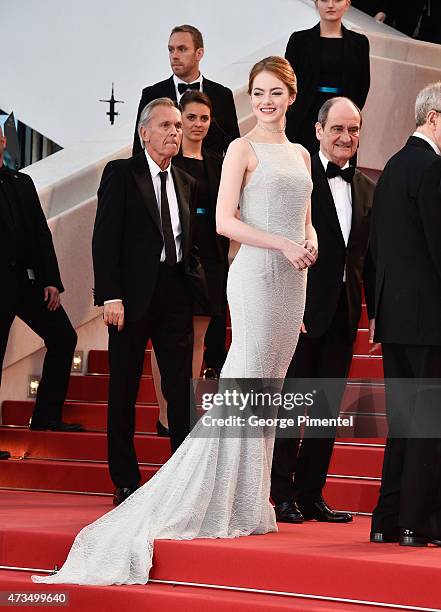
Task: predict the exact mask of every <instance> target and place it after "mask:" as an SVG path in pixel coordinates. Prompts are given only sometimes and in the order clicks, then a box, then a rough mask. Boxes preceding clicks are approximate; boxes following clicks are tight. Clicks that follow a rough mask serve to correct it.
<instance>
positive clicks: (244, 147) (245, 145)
mask: <svg viewBox="0 0 441 612" xmlns="http://www.w3.org/2000/svg"><path fill="white" fill-rule="evenodd" d="M251 150H252V147H251V145H250V142H249V140H248V139H247V138H243V137H242V138H236V139H235V140H232V141H231V142H230V144H229V146H228V151H227V152H228V153H232V154H233V155H243V154H244V153H247V152H250V151H251Z"/></svg>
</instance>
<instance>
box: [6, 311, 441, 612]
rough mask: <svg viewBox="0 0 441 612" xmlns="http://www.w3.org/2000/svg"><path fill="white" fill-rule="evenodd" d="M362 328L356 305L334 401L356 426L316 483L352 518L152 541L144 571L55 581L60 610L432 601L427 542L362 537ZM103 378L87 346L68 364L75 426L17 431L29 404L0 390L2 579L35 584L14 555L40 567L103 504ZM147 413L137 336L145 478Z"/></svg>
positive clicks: (367, 358)
mask: <svg viewBox="0 0 441 612" xmlns="http://www.w3.org/2000/svg"><path fill="white" fill-rule="evenodd" d="M367 327H368V325H367V317H366V312H365V309H363V315H362V319H361V321H360V330H359V332H358V336H357V341H356V344H355V351H354V352H355V355H354V359H353V363H352V367H351V371H350V378H349V382H348V385H347V389H346V392H345V396H344V399H343V404H342V411H343V412H344V413H345V415H350V414H357V415H358V417H357V421H356V423H357V425H356V429H357V431H355V432H353V434H352V436H351V437H345V438H339V439H338V440H337V442H336V445H335V449H334V453H333V457H332V462H331V466H330V470H329V475H328V479H327V484H326V490H325V498H326V500H327V501H328V502H329V504H330V505H331V506H332V507H333V508H336V509H340V510H347V511H350V512H353V513H355V514H359V515H361V516H357V517H356V518H355V520H354V523H352V524H349V525H338V526H336V525H328V524H318V523H315V522H309V523H305V524H303V525H300V526H298V525H280V532H279V533H278V534H268V535H266V536H252V537H249V538H238V539H236V540H194V541H191V542H173V541H165V540H163V541H158V542H157V545H156V547H155V563H154V568H153V571H152V574H151V578H152V582H149V584H148V585H146V586H134V587H133V586H132V587H129V586H126V587H100V588H98V587H79V586H72V585H69V588H68V589H61V590H64V591H66V590H67V591H69V594H70V604H69V605H70V606H71V609H73V610H82V611H83V610H121V609H122V607H123V606H124V605H131V606H132V607H134V609H138V608H139V609H141V607H142V606H155V607H156V606H158V607H159V606H161V608H162V612H165V611H168V610H188V611H191V612H193V611H199V610H200V611H201V612H202V611H203V612H206V611H211V610H213V611H216V612H219V611H223V610H225V611H226V610H232V609H234V610H236V609H237V610H238V611H240V610H244V611H245V610H247V611H248V610H249V611H251V610H262V611H263V610H265V611H266V610H279V609H280V610H299V611H300V610H304V611H305V612H306V611H317V612H318V611H319V610H323V611H324V612H337V611H341V610H345V611H346V612H352V611H354V612H357V611H358V610H365V609H371V610H381V609H384V607H383V606H384V605H385V604H388V605H389V606H390V605H392V609H394V608H395V609H400V608H401V609H402V607H401V606H403V605H404V604H407V605H409V606H410V608H409V609H413V610H423V609H425V610H427V609H429V607H430V608H431V609H436V607H435V606H436V605H439V604H441V597H440V596H439V595H438V593H437V590H436V588H435V587H434V586H433V587H432V586H428V585H435V584H436V580H437V579H438V580H439V575H440V573H441V571H440V569H439V568H440V562H439V552H438V553H437V552H436V551H427V550H420V549H416V550H408V549H407V550H406V549H400V548H399V547H397V546H394V545H386V546H381V545H380V546H379V545H373V544H369V543H368V533H369V518H368V517H365V516H363V515H365V514H368V513H370V512H372V509H373V507H374V505H375V502H376V499H377V496H378V488H379V483H380V476H381V465H382V459H383V450H384V436H385V434H386V424H385V408H384V387H383V380H382V359H381V354H379V353H377V354H374V355H370V354H369V348H370V347H369V343H368V332H367ZM360 379H362V380H360ZM107 385H108V364H107V353H106V351H91V352H90V353H89V358H88V366H87V373H86V374H84V375H72V377H71V380H70V384H69V390H68V394H67V401H66V404H65V407H64V412H63V419H64V420H65V421H68V422H79V423H82V424H83V426H84V428H85V430H86V431H85V432H83V433H58V432H40V431H29V429H28V428H27V425H28V423H29V419H30V417H31V414H32V409H33V403H32V402H30V401H12V400H11V401H4V402H3V405H2V426H1V427H0V448H2V449H8V450H9V451H10V452H11V455H12V458H11V459H10V460H8V461H2V462H1V464H0V517H1V518H2V519H3V520H2V522H1V525H2V526H1V527H0V565H2V566H3V567H4V569H3V571H0V590H26V591H36V592H47V591H48V587H47V586H45V585H34V584H32V583H31V582H30V581H29V580H30V579H29V571H19V570H18V568H35V569H36V570H38V571H40V572H41V571H42V570H43V571H44V570H50V569H51V568H53V566H54V564H58V565H61V564H62V563H63V561H64V558H65V556H66V553H67V551H68V550H69V547H70V545H71V543H72V541H73V538H74V536H75V534H76V533H77V532H78V530H79V529H80V528H81V527H82V526H84V525H85V524H87V523H88V522H90V521H92V520H94V519H95V518H97V517H99V516H101V515H102V514H103V513H105V512H107V511H108V510H109V509H111V507H112V506H111V499H110V496H111V495H112V492H113V485H112V482H111V480H110V478H109V475H108V469H107V463H106V459H107V447H106V411H107V405H106V400H107ZM157 417H158V407H157V405H156V398H155V393H154V387H153V381H152V378H151V367H150V348H149V347H148V350H147V351H146V359H145V363H144V374H143V377H142V380H141V384H140V389H139V395H138V403H137V406H136V432H137V433H136V437H135V443H136V450H137V455H138V460H139V462H140V469H141V474H142V479H143V482H145V481H147V480H148V479H149V478H151V477H152V476H153V475H154V474H155V473H156V471H157V470H158V469H159V467H160V466H161V465H162V464H163V463H164V462H165V461H167V459H168V457H169V456H170V443H169V440H168V438H159V437H158V436H157V435H156V434H155V423H156V420H157ZM360 431H361V432H362V435H363V437H360ZM5 568H8V569H5ZM380 576H381V580H380V579H379V577H380ZM155 581H157V582H155ZM176 583H179V584H180V585H181V586H176ZM172 584H173V585H175V586H171V585H172ZM49 590H50V591H54V590H58V589H53V588H51V589H49ZM128 602H130V603H128ZM367 603H369V608H367V607H366V604H367ZM412 606H413V607H412Z"/></svg>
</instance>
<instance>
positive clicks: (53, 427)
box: [29, 421, 84, 432]
mask: <svg viewBox="0 0 441 612" xmlns="http://www.w3.org/2000/svg"><path fill="white" fill-rule="evenodd" d="M29 429H32V431H68V432H69V431H70V432H72V431H84V429H83V426H82V425H80V424H79V423H65V422H64V421H49V423H34V421H32V422H31V424H30V425H29Z"/></svg>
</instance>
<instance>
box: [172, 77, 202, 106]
mask: <svg viewBox="0 0 441 612" xmlns="http://www.w3.org/2000/svg"><path fill="white" fill-rule="evenodd" d="M173 82H174V84H175V89H176V100H177V101H178V102H180V101H181V98H182V96H183V95H184V94H183V93H180V92H179V89H178V85H179V83H185V85H189V83H187V82H186V81H183V80H182V79H180V78H179V77H177V76H176V75H175V74H174V75H173ZM192 83H200V91H204V77H203V76H202V74H201V73H199V76H198V78H197V79H196V80H194V81H192Z"/></svg>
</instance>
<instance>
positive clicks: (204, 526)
mask: <svg viewBox="0 0 441 612" xmlns="http://www.w3.org/2000/svg"><path fill="white" fill-rule="evenodd" d="M250 144H251V146H252V147H253V149H254V151H255V153H256V156H257V158H258V162H259V163H258V166H257V168H256V170H255V172H254V174H253V175H252V178H251V181H250V182H249V184H248V185H247V186H246V187H245V188H244V190H243V192H242V195H241V201H240V208H241V217H242V219H243V220H244V221H245V222H246V223H248V224H249V225H251V226H253V227H257V228H260V229H264V230H266V231H268V232H271V233H275V234H281V235H284V236H287V237H289V238H291V239H292V240H295V241H297V242H301V241H302V240H304V228H305V218H306V210H307V206H308V204H309V198H310V193H311V189H312V184H311V180H310V177H309V174H308V171H307V169H306V166H305V164H304V161H303V158H302V156H301V154H300V152H299V149H298V147H297V146H296V145H292V144H280V145H276V144H262V143H260V144H259V143H250ZM227 291H228V301H229V306H230V313H231V321H232V330H233V336H232V343H231V347H230V350H229V353H228V356H227V360H226V362H225V365H224V368H223V370H222V378H223V379H241V378H244V379H245V378H246V379H280V380H281V379H283V377H284V376H285V374H286V371H287V368H288V365H289V363H290V361H291V358H292V355H293V354H294V350H295V347H296V344H297V340H298V333H299V329H300V325H301V322H302V317H303V311H304V303H305V291H306V272H300V271H297V270H296V269H295V268H294V267H293V266H292V264H290V262H289V261H288V260H287V259H286V258H285V257H284V256H283V255H282V254H281V253H280V252H279V251H275V250H271V249H262V248H257V247H251V246H247V245H242V246H241V247H240V249H239V252H238V254H237V256H236V258H235V260H234V262H233V264H232V265H231V268H230V271H229V276H228V290H227ZM221 383H222V381H221ZM271 416H272V415H271ZM273 444H274V429H273V428H271V427H270V428H263V429H261V430H260V435H259V434H256V432H255V431H253V432H252V433H251V432H250V430H249V429H247V428H245V429H243V432H242V433H240V434H239V435H234V436H233V435H231V431H229V430H228V428H226V427H210V428H209V430H208V431H207V428H206V427H204V425H203V423H202V421H201V420H199V421H198V423H197V424H196V426H195V427H194V429H193V431H192V432H191V434H190V435H189V436H188V437H187V438H186V439H185V441H184V442H183V444H182V445H181V446H180V447H179V449H178V450H177V451H176V452H175V453H174V455H173V456H172V457H171V458H170V459H169V461H167V463H166V464H165V465H164V466H163V467H162V468H161V469H160V470H159V471H158V472H157V473H156V475H155V476H154V477H153V478H151V479H150V480H149V481H148V482H147V483H146V484H145V485H143V486H142V487H141V488H139V489H138V490H137V491H136V492H135V493H134V494H133V495H131V496H130V497H129V498H128V499H127V500H126V501H125V502H123V503H122V504H121V505H119V506H117V507H116V508H114V509H113V510H112V511H110V512H109V513H107V514H105V515H104V516H102V517H101V518H99V519H98V520H96V521H95V522H94V523H92V524H90V525H87V526H86V527H84V528H83V529H82V530H81V531H80V532H79V534H78V535H77V536H76V538H75V541H74V543H73V545H72V548H71V550H70V552H69V555H68V557H67V559H66V562H65V563H64V565H63V567H62V568H61V569H60V571H59V572H58V573H57V574H55V575H51V576H33V577H32V579H33V580H34V582H46V583H76V584H94V585H108V584H144V583H146V582H147V581H148V576H149V571H150V568H151V566H152V559H153V542H154V540H157V539H173V540H189V539H193V538H234V537H238V536H242V535H250V534H263V533H268V532H271V531H276V530H277V526H276V521H275V514H274V509H273V507H272V506H271V504H270V501H269V494H270V479H271V461H272V453H273Z"/></svg>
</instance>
